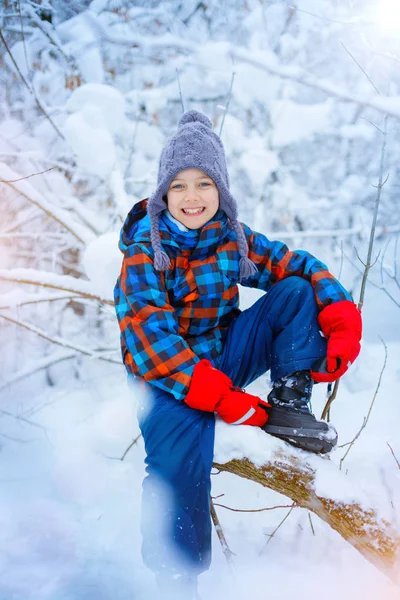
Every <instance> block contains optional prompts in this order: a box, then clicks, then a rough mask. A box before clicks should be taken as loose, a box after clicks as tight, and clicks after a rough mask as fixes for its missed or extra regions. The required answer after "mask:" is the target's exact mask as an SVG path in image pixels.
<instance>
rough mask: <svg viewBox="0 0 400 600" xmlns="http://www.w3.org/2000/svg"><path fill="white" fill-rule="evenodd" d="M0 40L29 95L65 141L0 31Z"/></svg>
mask: <svg viewBox="0 0 400 600" xmlns="http://www.w3.org/2000/svg"><path fill="white" fill-rule="evenodd" d="M0 40H1V41H2V42H3V44H4V47H5V49H6V51H7V54H8V55H9V57H10V58H11V61H12V63H13V65H14V67H15V69H16V71H17V73H18V75H19V76H20V78H21V80H22V82H23V83H24V85H25V86H26V88H27V89H28V90H29V93H30V94H31V95H32V96H33V99H34V100H35V103H36V105H37V107H38V108H39V110H40V111H41V112H42V113H43V115H44V116H45V117H46V119H47V120H48V121H49V123H50V124H51V126H52V127H53V129H54V130H55V131H56V132H57V134H58V135H59V136H60V137H61V138H62V139H63V140H65V137H64V136H63V134H62V133H61V131H60V130H59V129H58V127H57V125H56V124H55V123H54V121H53V119H52V118H51V117H50V115H49V114H48V113H47V111H46V109H45V108H44V106H43V105H42V103H41V102H40V100H39V98H38V97H37V95H36V92H35V90H34V89H33V87H32V86H30V85H29V83H28V82H27V80H26V79H25V77H24V75H23V74H22V73H21V70H20V68H19V66H18V64H17V62H16V60H15V58H14V56H13V55H12V52H11V50H10V48H9V47H8V44H7V42H6V40H5V38H4V36H3V33H2V31H1V29H0Z"/></svg>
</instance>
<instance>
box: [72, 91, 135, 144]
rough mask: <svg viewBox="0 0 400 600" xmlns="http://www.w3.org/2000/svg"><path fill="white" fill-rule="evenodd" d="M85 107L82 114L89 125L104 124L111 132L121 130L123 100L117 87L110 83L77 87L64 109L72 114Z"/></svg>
mask: <svg viewBox="0 0 400 600" xmlns="http://www.w3.org/2000/svg"><path fill="white" fill-rule="evenodd" d="M87 107H89V111H88V112H86V113H84V115H85V116H86V117H87V120H88V122H89V124H90V125H92V126H93V127H99V126H100V125H103V126H106V127H107V129H108V130H109V132H110V133H111V134H116V133H118V132H120V131H121V129H122V127H123V126H124V113H125V100H124V97H123V95H122V94H121V92H119V91H118V90H117V89H115V88H114V87H112V86H111V85H102V84H99V83H88V84H86V85H82V86H80V87H78V88H77V89H76V90H75V91H74V92H73V93H72V94H71V96H70V97H69V98H68V101H67V102H66V104H65V108H66V110H67V111H68V112H69V113H73V114H76V113H78V112H80V111H82V110H83V111H84V110H85V108H87ZM93 109H98V111H95V110H93ZM91 111H93V113H92V112H91ZM100 115H101V117H100Z"/></svg>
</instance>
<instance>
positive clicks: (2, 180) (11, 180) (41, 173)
mask: <svg viewBox="0 0 400 600" xmlns="http://www.w3.org/2000/svg"><path fill="white" fill-rule="evenodd" d="M56 168H57V167H50V169H46V170H45V171H40V173H32V174H31V175H26V176H25V177H20V178H19V179H10V180H8V181H7V180H6V179H0V183H16V182H17V181H22V180H23V179H30V178H31V177H35V176H36V175H43V173H48V172H49V171H54V169H56Z"/></svg>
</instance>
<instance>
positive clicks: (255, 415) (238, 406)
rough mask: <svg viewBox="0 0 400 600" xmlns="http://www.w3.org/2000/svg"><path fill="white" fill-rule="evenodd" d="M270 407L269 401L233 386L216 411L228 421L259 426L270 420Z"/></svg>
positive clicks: (218, 404)
mask: <svg viewBox="0 0 400 600" xmlns="http://www.w3.org/2000/svg"><path fill="white" fill-rule="evenodd" d="M270 409H271V405H270V404H268V402H265V401H264V400H261V398H259V397H258V396H253V395H252V394H248V393H247V392H245V391H244V390H242V389H241V388H238V387H232V388H231V389H230V390H229V391H228V392H227V393H226V394H225V395H224V396H223V397H222V398H221V400H220V401H219V402H218V403H217V406H216V407H215V411H216V412H217V413H218V414H219V416H220V417H221V419H223V420H224V421H226V423H230V424H231V425H257V426H258V427H262V426H263V425H265V423H266V422H267V421H268V417H269V412H270Z"/></svg>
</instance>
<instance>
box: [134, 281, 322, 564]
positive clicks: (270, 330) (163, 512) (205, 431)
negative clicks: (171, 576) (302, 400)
mask: <svg viewBox="0 0 400 600" xmlns="http://www.w3.org/2000/svg"><path fill="white" fill-rule="evenodd" d="M317 314H318V310H317V306H316V302H315V297H314V292H313V289H312V287H311V284H310V283H308V282H307V281H306V280H304V279H301V278H299V277H296V276H293V277H289V278H287V279H284V280H282V281H280V282H278V283H277V284H275V285H274V286H273V288H272V289H271V290H270V291H269V292H268V293H266V294H265V295H264V296H262V297H261V298H260V299H259V300H258V301H257V302H255V303H254V305H253V306H251V307H250V308H248V309H247V310H244V311H243V312H242V313H241V314H239V315H238V316H237V317H236V318H235V320H234V321H233V322H232V323H231V324H230V326H229V329H228V333H227V335H226V338H225V341H224V346H223V350H222V353H221V355H220V357H219V359H218V360H217V361H216V363H215V365H214V366H215V367H217V368H218V369H220V370H221V371H223V372H224V373H226V375H228V376H229V377H230V378H231V379H232V381H233V384H234V385H237V386H240V387H242V388H244V387H245V386H247V385H249V384H250V383H251V382H252V381H254V380H255V379H257V378H258V377H259V376H260V375H263V374H264V373H266V371H268V370H270V371H271V380H272V381H275V380H276V379H277V378H279V377H282V376H283V375H289V374H290V373H292V372H294V371H297V370H301V369H309V368H310V367H311V366H312V364H313V363H314V362H315V361H316V360H317V359H318V358H322V357H323V356H325V355H326V340H325V339H324V338H323V337H321V335H320V333H319V326H318V321H317ZM145 387H146V390H147V391H148V394H147V399H146V400H143V401H142V403H141V405H140V406H139V411H138V417H139V424H140V428H141V431H142V434H143V438H144V443H145V450H146V455H147V457H146V464H147V467H146V471H147V476H146V477H145V479H144V482H143V501H142V520H141V530H142V537H143V545H142V555H143V560H144V563H145V564H146V565H147V566H148V567H149V568H150V569H152V570H153V571H154V572H155V573H183V572H191V573H197V574H198V573H201V572H202V571H205V570H206V569H208V567H209V566H210V561H211V518H210V492H211V478H210V472H211V467H212V460H213V446H214V414H211V413H207V412H203V411H199V410H194V409H192V408H190V407H188V406H187V405H186V404H185V403H184V402H180V401H178V400H176V399H175V398H174V396H173V395H172V394H170V393H168V392H164V391H162V390H158V389H157V388H156V387H154V386H152V385H150V384H145Z"/></svg>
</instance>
